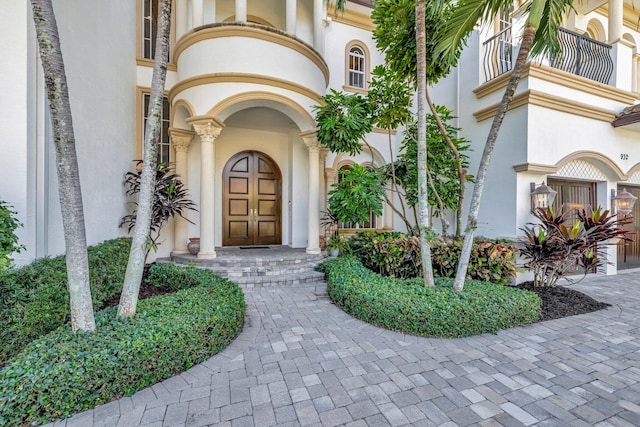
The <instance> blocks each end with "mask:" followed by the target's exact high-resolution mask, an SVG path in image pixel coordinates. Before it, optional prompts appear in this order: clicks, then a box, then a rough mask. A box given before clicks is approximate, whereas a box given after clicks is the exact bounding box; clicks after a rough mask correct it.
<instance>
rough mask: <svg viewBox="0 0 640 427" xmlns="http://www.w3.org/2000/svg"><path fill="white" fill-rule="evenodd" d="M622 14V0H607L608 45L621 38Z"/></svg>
mask: <svg viewBox="0 0 640 427" xmlns="http://www.w3.org/2000/svg"><path fill="white" fill-rule="evenodd" d="M623 12H624V2H623V0H609V19H608V22H609V44H613V43H615V42H617V41H618V40H619V39H620V38H621V37H622V17H623Z"/></svg>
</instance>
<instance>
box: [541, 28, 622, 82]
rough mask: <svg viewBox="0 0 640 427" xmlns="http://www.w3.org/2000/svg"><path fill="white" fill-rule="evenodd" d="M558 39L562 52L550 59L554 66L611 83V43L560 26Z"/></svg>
mask: <svg viewBox="0 0 640 427" xmlns="http://www.w3.org/2000/svg"><path fill="white" fill-rule="evenodd" d="M558 41H559V42H560V48H561V52H560V53H559V54H557V55H554V56H552V57H551V58H550V61H549V62H550V64H551V66H552V67H553V68H557V69H559V70H563V71H566V72H568V73H572V74H575V75H578V76H582V77H586V78H588V79H591V80H595V81H597V82H600V83H604V84H609V79H610V78H611V74H612V73H613V59H612V58H611V45H608V44H606V43H602V42H599V41H597V40H593V39H591V38H590V37H589V36H587V35H584V34H578V33H574V32H573V31H569V30H567V29H565V28H560V33H559V34H558Z"/></svg>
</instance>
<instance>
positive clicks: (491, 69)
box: [483, 27, 514, 82]
mask: <svg viewBox="0 0 640 427" xmlns="http://www.w3.org/2000/svg"><path fill="white" fill-rule="evenodd" d="M483 47H484V78H485V81H487V82H488V81H489V80H493V79H495V78H496V77H498V76H500V75H502V74H504V73H506V72H507V71H510V70H511V68H513V61H514V58H513V38H512V35H511V27H507V28H505V29H504V30H502V31H500V32H499V33H498V34H496V35H495V36H493V37H491V38H490V39H488V40H487V41H485V42H484V43H483Z"/></svg>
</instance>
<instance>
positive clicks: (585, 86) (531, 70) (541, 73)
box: [473, 63, 637, 104]
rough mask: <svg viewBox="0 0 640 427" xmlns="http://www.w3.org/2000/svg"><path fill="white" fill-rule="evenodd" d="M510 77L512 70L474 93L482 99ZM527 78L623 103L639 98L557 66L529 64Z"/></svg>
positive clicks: (630, 102) (503, 85)
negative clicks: (559, 68)
mask: <svg viewBox="0 0 640 427" xmlns="http://www.w3.org/2000/svg"><path fill="white" fill-rule="evenodd" d="M510 77H511V72H508V73H505V74H502V75H501V76H499V77H497V78H495V79H493V80H491V81H489V82H487V83H484V84H483V85H481V86H479V87H477V88H475V89H474V90H473V93H475V95H476V97H477V98H478V99H482V98H484V97H485V96H487V95H490V94H492V93H494V92H496V91H498V90H504V88H505V87H506V86H507V83H508V82H509V78H510ZM526 78H535V79H539V80H543V81H546V82H549V83H555V84H557V85H560V86H564V87H566V88H569V89H574V90H577V91H580V92H585V93H588V94H590V95H595V96H600V97H603V98H606V99H610V100H612V101H617V102H620V103H623V104H633V102H634V101H635V100H636V99H637V95H636V94H634V93H633V92H628V91H626V90H622V89H618V88H615V87H613V86H609V85H605V84H602V83H598V82H596V81H595V80H590V79H587V78H585V77H581V76H577V75H575V74H571V73H567V72H566V71H562V70H558V69H557V68H552V67H549V66H548V65H541V64H534V63H529V64H527V66H526V68H525V69H524V71H523V73H522V79H521V81H522V80H524V79H526Z"/></svg>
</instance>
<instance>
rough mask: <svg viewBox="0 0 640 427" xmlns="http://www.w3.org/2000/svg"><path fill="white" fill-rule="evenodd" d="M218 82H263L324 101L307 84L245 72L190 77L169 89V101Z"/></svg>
mask: <svg viewBox="0 0 640 427" xmlns="http://www.w3.org/2000/svg"><path fill="white" fill-rule="evenodd" d="M216 83H250V84H262V85H267V86H273V87H278V88H280V89H286V90H290V91H292V92H296V93H299V94H301V95H303V96H306V97H307V98H309V99H311V100H313V102H315V103H320V102H322V99H321V97H320V95H319V94H317V93H316V92H313V91H312V90H310V89H308V88H307V87H305V86H302V85H299V84H296V83H291V82H289V81H287V80H282V79H278V78H275V77H267V76H261V75H258V74H245V73H213V74H203V75H200V76H195V77H190V78H188V79H185V80H182V81H181V82H179V83H177V84H175V85H174V86H173V87H172V88H171V90H170V91H169V101H173V98H175V97H176V96H177V95H178V94H179V93H180V92H182V91H185V90H187V89H189V88H192V87H196V86H203V85H207V84H216Z"/></svg>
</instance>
